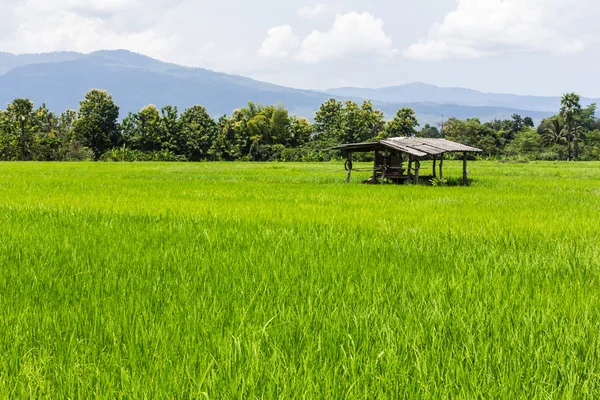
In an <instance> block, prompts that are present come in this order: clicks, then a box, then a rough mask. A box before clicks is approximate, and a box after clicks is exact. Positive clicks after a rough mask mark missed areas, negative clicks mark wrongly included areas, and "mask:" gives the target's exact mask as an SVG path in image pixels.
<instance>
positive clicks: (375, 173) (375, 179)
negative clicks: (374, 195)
mask: <svg viewBox="0 0 600 400" xmlns="http://www.w3.org/2000/svg"><path fill="white" fill-rule="evenodd" d="M371 179H372V180H373V183H375V182H377V150H375V161H374V162H373V177H371Z"/></svg>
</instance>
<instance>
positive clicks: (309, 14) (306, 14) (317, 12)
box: [298, 4, 331, 19]
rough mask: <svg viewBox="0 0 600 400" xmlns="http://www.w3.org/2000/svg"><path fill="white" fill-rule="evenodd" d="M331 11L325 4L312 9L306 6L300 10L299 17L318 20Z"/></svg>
mask: <svg viewBox="0 0 600 400" xmlns="http://www.w3.org/2000/svg"><path fill="white" fill-rule="evenodd" d="M330 11H331V9H330V8H329V6H327V5H325V4H316V5H314V6H312V7H310V6H306V7H303V8H301V9H300V10H298V16H299V17H301V18H305V19H317V18H319V17H321V16H323V15H327V14H329V12H330Z"/></svg>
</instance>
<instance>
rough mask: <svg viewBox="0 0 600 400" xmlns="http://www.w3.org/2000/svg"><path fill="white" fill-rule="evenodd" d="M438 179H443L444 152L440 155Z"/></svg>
mask: <svg viewBox="0 0 600 400" xmlns="http://www.w3.org/2000/svg"><path fill="white" fill-rule="evenodd" d="M440 179H444V153H442V155H441V156H440Z"/></svg>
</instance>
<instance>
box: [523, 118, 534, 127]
mask: <svg viewBox="0 0 600 400" xmlns="http://www.w3.org/2000/svg"><path fill="white" fill-rule="evenodd" d="M523 125H524V126H525V127H527V128H535V123H534V122H533V119H532V118H531V117H525V118H523Z"/></svg>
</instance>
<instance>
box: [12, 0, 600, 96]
mask: <svg viewBox="0 0 600 400" xmlns="http://www.w3.org/2000/svg"><path fill="white" fill-rule="evenodd" d="M0 16H1V18H2V24H0V51H6V52H12V53H39V52H49V51H57V50H74V51H80V52H90V51H94V50H99V49H117V48H125V49H128V50H132V51H136V52H139V53H142V54H146V55H149V56H152V57H155V58H159V59H162V60H165V61H171V62H175V63H179V64H184V65H188V66H197V67H205V68H209V69H213V70H217V71H223V72H229V73H235V74H240V75H245V76H250V77H253V78H257V79H261V80H264V81H269V82H274V83H278V84H283V85H286V86H293V87H299V88H311V89H326V88H329V87H337V86H361V87H381V86H389V85H398V84H403V83H408V82H417V81H418V82H426V83H432V84H436V85H440V86H460V87H468V88H473V89H478V90H483V91H489V92H503V93H517V94H537V95H559V94H561V93H563V92H566V91H577V92H579V93H581V94H582V95H585V96H588V97H600V80H599V79H597V77H598V72H597V71H598V64H599V61H600V56H598V54H600V51H599V50H600V44H599V41H600V36H599V35H598V28H597V22H596V21H597V20H598V18H599V17H600V4H598V3H597V1H596V0H569V1H568V0H429V1H426V2H425V1H404V0H396V1H390V0H372V1H369V2H367V1H357V0H346V1H341V0H340V1H328V0H318V1H317V2H311V1H304V0H296V1H286V2H282V1H280V0H279V1H276V0H255V1H251V2H250V1H247V0H220V1H218V2H215V1H214V0H211V1H205V0H0Z"/></svg>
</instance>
